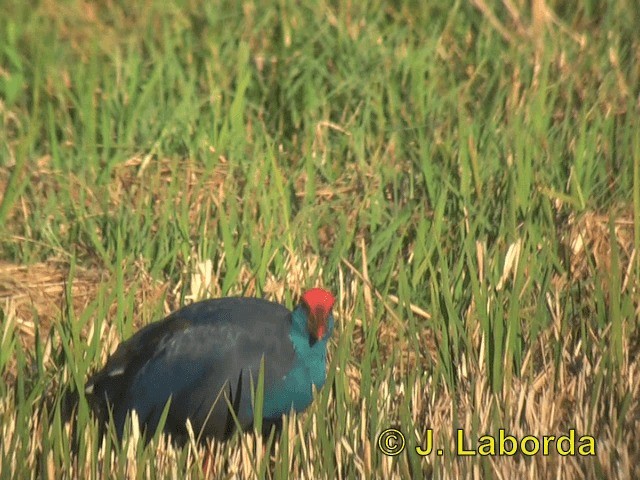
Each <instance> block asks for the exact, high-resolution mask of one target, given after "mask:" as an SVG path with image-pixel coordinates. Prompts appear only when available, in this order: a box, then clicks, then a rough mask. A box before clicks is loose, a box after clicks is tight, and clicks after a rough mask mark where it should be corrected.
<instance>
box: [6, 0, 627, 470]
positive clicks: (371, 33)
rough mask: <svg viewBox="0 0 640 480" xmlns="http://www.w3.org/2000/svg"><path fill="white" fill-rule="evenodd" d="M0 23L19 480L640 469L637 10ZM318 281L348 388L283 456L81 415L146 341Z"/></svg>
mask: <svg viewBox="0 0 640 480" xmlns="http://www.w3.org/2000/svg"><path fill="white" fill-rule="evenodd" d="M0 7H1V10H2V12H3V14H2V15H0V119H1V122H2V124H1V126H0V372H1V379H0V429H1V432H0V435H1V438H2V445H1V446H0V472H1V473H2V475H1V476H2V478H51V479H53V478H56V479H57V478H65V477H66V478H69V477H71V478H96V477H97V478H112V477H126V478H168V477H169V478H183V477H185V476H186V477H187V478H201V477H203V476H205V475H209V477H210V478H218V477H220V478H231V477H233V476H234V475H237V476H240V477H243V478H287V477H291V478H310V479H318V478H330V479H334V478H411V477H416V478H424V477H427V478H429V477H433V478H534V479H538V478H567V479H574V478H575V479H582V478H640V443H639V442H638V441H637V436H636V435H637V432H639V431H640V402H639V401H640V395H639V392H638V389H639V388H640V387H639V385H640V364H639V360H638V352H639V350H640V332H639V327H640V325H639V320H638V319H639V317H640V301H639V298H640V296H639V293H638V289H639V288H640V253H639V251H640V228H638V226H639V225H640V115H639V109H640V103H639V98H640V97H639V95H640V53H639V52H640V34H639V33H638V28H637V27H638V24H637V4H636V2H634V1H631V0H617V1H611V2H602V1H596V0H583V1H569V2H564V1H559V0H547V1H546V2H545V0H532V1H531V2H526V1H522V0H518V1H515V2H514V1H511V0H502V1H500V0H471V2H465V1H452V0H444V1H439V2H419V1H405V2H400V1H395V2H381V1H376V0H372V1H368V2H350V1H349V2H328V1H318V2H315V1H309V0H300V1H292V0H281V1H279V2H255V1H246V2H231V1H222V0H220V1H215V2H200V1H196V0H172V1H164V0H163V1H160V0H148V1H146V2H124V1H120V0H109V1H106V0H102V1H94V2H84V1H80V0H58V1H51V0H48V1H43V2H24V1H18V0H0ZM313 285H323V286H325V287H326V288H328V289H330V290H332V291H333V292H334V293H335V295H336V297H337V299H338V300H337V302H336V308H335V315H336V319H337V331H336V334H335V337H334V339H333V342H332V345H331V346H330V360H331V365H330V368H329V373H328V381H327V386H326V387H325V388H324V389H323V390H322V391H321V392H319V394H318V396H317V399H316V401H315V402H314V404H313V406H312V407H311V408H310V409H309V411H308V412H306V413H305V414H304V415H301V416H299V417H297V418H292V419H290V420H289V421H288V422H287V423H286V426H285V429H284V432H283V434H282V436H281V437H280V438H278V439H275V440H274V439H268V438H263V437H261V436H256V435H252V434H246V435H237V436H235V437H234V438H233V439H232V440H231V441H230V442H228V443H226V444H214V445H210V446H207V447H199V446H196V445H195V444H194V445H190V446H188V447H187V448H184V449H175V448H173V447H172V446H171V445H170V444H168V443H167V441H166V439H164V438H159V437H158V438H156V439H155V440H154V441H152V442H151V444H150V445H148V446H147V447H145V446H144V445H143V444H142V442H140V439H139V435H136V428H135V426H133V431H132V434H131V435H129V436H128V437H127V440H126V441H125V442H124V444H123V445H118V444H117V442H114V441H113V437H112V436H109V435H108V436H106V437H105V438H104V439H100V438H98V434H97V432H98V429H97V428H96V425H95V422H94V421H93V420H92V419H91V417H90V416H89V415H88V412H87V407H86V403H85V402H81V408H80V411H79V413H78V417H77V423H78V429H77V431H76V432H75V433H74V432H73V431H72V429H71V428H70V426H69V425H66V424H65V423H64V422H63V421H62V420H61V409H62V405H61V401H62V397H63V395H62V393H63V391H64V389H65V388H66V387H67V386H72V387H74V388H77V387H79V388H80V390H82V385H83V383H84V381H85V379H86V378H87V375H88V374H89V373H90V372H91V371H94V370H95V369H96V368H98V367H99V366H101V365H102V364H103V362H104V361H105V359H106V357H107V356H108V354H109V352H111V351H113V350H114V348H115V346H116V345H117V343H118V342H119V341H120V340H121V339H123V338H126V337H128V336H130V335H131V334H132V333H133V332H134V331H135V329H137V328H138V327H139V326H140V325H143V324H146V323H148V322H150V321H153V320H157V319H159V318H161V317H162V316H163V315H164V314H166V313H168V312H169V311H171V310H174V309H176V308H177V307H179V306H180V305H182V304H184V303H185V302H190V301H193V300H194V299H198V298H202V297H210V296H211V297H216V296H221V295H238V294H242V295H249V296H253V295H255V296H264V297H267V298H271V299H276V300H278V301H282V302H283V303H285V304H287V305H288V306H292V305H293V303H295V302H296V301H297V299H298V296H299V294H300V292H301V291H302V290H304V289H305V288H308V287H310V286H313ZM390 427H394V428H397V429H398V430H399V431H401V432H402V433H403V434H404V436H405V441H406V444H405V450H404V451H402V452H401V453H400V454H399V455H397V456H386V455H384V454H383V453H382V452H381V451H380V449H379V442H378V439H379V435H380V434H381V433H382V432H383V431H385V430H386V429H388V428H390ZM458 429H462V430H463V435H464V448H465V449H467V450H469V449H472V448H478V447H479V445H481V444H484V443H486V442H489V440H488V439H487V438H486V437H485V439H484V440H481V439H480V438H481V436H482V435H491V436H493V437H495V438H496V439H497V440H499V435H500V429H504V434H505V435H513V436H515V437H516V438H518V439H523V438H524V437H525V436H526V435H533V436H536V437H538V438H539V439H540V440H539V442H540V449H541V450H540V452H538V453H537V454H536V455H527V454H525V453H522V452H520V453H518V454H516V455H513V456H510V455H497V454H496V455H494V456H483V455H475V456H462V455H459V454H458V452H457V448H458V444H457V442H458V440H459V437H458ZM571 429H574V433H575V445H576V450H575V452H574V454H573V455H571V454H570V455H566V456H564V455H562V454H560V453H558V452H557V447H558V445H560V443H559V442H557V437H559V436H560V435H569V434H570V432H571ZM431 434H432V435H433V437H432V439H433V444H434V445H435V448H440V449H442V453H443V454H442V455H436V453H435V452H433V453H431V455H428V456H424V457H422V456H419V455H418V454H417V453H416V451H415V448H414V447H416V446H422V448H424V447H425V446H426V442H427V440H428V439H429V438H430V435H431ZM543 435H546V436H549V435H554V436H555V437H556V439H555V440H552V441H550V440H548V439H547V441H548V442H551V443H548V446H549V448H550V452H549V455H543V454H542V448H543V446H544V442H545V440H543V439H542V437H543ZM583 436H591V437H593V439H594V450H593V455H586V456H585V455H581V454H580V453H589V451H588V450H589V448H588V447H589V444H588V442H587V438H582V440H581V437H583ZM398 440H399V438H392V439H391V441H390V443H389V445H390V447H391V448H393V447H394V446H397V445H399V443H397V442H398ZM268 443H273V447H271V448H265V447H264V446H265V445H266V444H268ZM569 443H570V442H568V441H566V442H563V443H562V448H564V447H565V446H566V447H567V448H568V445H569ZM74 444H77V446H78V448H77V451H76V452H75V453H74V452H73V448H72V445H74ZM382 444H383V445H385V442H384V441H383V442H382ZM524 445H525V446H524V448H525V449H529V450H531V449H532V448H533V447H535V441H534V440H532V439H529V440H527V442H526V443H525V444H524ZM578 446H583V448H585V450H584V451H582V452H580V451H579V450H578ZM498 447H499V445H498ZM498 447H497V448H498ZM519 447H520V448H522V445H519ZM487 448H488V447H487ZM206 459H208V460H206Z"/></svg>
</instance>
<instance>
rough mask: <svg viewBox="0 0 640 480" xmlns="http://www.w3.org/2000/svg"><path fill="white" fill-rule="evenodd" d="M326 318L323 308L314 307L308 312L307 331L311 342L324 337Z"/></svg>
mask: <svg viewBox="0 0 640 480" xmlns="http://www.w3.org/2000/svg"><path fill="white" fill-rule="evenodd" d="M327 318H328V315H327V313H326V312H325V311H324V310H321V309H316V310H315V311H313V312H309V333H310V334H311V340H312V341H313V343H315V342H317V341H318V340H320V339H322V338H324V336H325V334H326V333H327Z"/></svg>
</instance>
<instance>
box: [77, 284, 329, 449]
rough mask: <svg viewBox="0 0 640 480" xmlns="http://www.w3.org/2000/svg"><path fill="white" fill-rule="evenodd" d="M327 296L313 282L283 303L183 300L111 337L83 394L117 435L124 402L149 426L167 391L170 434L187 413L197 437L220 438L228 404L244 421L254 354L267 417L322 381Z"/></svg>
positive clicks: (305, 399)
mask: <svg viewBox="0 0 640 480" xmlns="http://www.w3.org/2000/svg"><path fill="white" fill-rule="evenodd" d="M333 303H334V298H333V296H332V295H331V293H329V292H328V291H326V290H323V289H321V288H313V289H311V290H308V291H307V292H305V293H304V294H303V295H302V300H301V302H300V304H299V305H298V306H297V307H296V309H295V310H294V311H293V312H290V311H289V310H287V309H286V308H285V307H284V306H282V305H279V304H277V303H273V302H269V301H267V300H262V299H258V298H244V297H238V298H219V299H211V300H204V301H201V302H197V303H194V304H192V305H189V306H187V307H183V308H182V309H180V310H178V311H176V312H174V313H172V314H171V315H169V316H168V317H166V318H165V319H164V320H161V321H159V322H155V323H151V324H149V325H147V326H146V327H144V328H142V329H141V330H140V331H138V332H137V333H136V334H134V335H133V336H132V337H131V338H130V339H128V340H127V341H125V342H123V343H122V344H120V345H119V346H118V348H117V350H116V351H115V352H114V353H113V355H112V356H111V357H110V358H109V360H108V361H107V363H106V365H105V366H104V368H103V369H102V370H101V371H99V372H98V373H96V374H95V375H94V376H93V377H92V378H91V379H90V380H89V381H88V383H87V385H86V395H87V399H88V401H89V404H90V405H91V407H92V409H93V410H94V412H95V413H96V414H97V416H98V417H99V419H100V420H101V421H102V422H107V421H108V419H109V411H111V413H112V415H113V420H114V424H115V428H116V432H117V434H118V437H119V438H122V434H123V430H124V425H125V421H126V418H127V415H128V414H130V412H131V411H133V410H135V411H136V413H137V416H138V419H139V422H140V426H141V428H143V429H145V430H146V434H147V438H148V437H149V436H150V435H153V433H154V432H155V431H156V428H157V426H158V423H159V421H160V418H161V415H162V412H163V409H164V408H165V405H166V404H167V401H169V400H171V403H170V406H169V411H168V416H167V419H166V422H165V425H164V431H165V432H166V433H171V434H172V436H173V437H174V439H183V440H184V439H185V438H186V433H187V429H186V422H187V420H190V421H191V425H192V427H193V431H194V433H195V435H196V436H198V435H200V436H201V437H200V438H202V439H206V438H212V437H213V438H217V439H226V438H228V437H229V436H230V435H231V433H232V432H233V431H234V429H235V427H236V423H235V421H234V419H233V416H232V414H231V412H230V409H229V408H228V407H229V405H231V406H232V407H233V410H234V411H235V412H234V413H235V415H236V416H237V419H238V420H239V423H240V425H241V426H242V428H243V429H249V428H251V426H252V424H253V409H252V400H251V398H252V393H251V392H252V388H253V389H254V391H255V388H256V387H257V385H258V376H259V371H260V363H261V359H262V358H263V356H264V409H263V420H264V425H265V426H266V427H270V426H272V425H276V426H277V425H279V423H280V421H281V418H282V415H283V414H288V413H289V412H290V411H291V409H292V408H293V409H294V410H295V411H297V412H301V411H302V410H304V409H305V408H307V407H308V406H309V404H310V403H311V401H312V388H313V386H314V385H315V387H316V389H320V388H321V387H322V386H323V385H324V382H325V379H326V348H327V342H328V340H329V338H330V337H331V333H332V331H333V325H334V318H333V314H332V312H331V308H332V306H333ZM225 396H226V397H227V399H228V402H227V400H225V398H224V397H225ZM178 441H179V440H178Z"/></svg>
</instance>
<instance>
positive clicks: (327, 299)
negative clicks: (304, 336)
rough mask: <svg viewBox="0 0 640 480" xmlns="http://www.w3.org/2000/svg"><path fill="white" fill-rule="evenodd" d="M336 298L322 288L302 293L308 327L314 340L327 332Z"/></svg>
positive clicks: (322, 336)
mask: <svg viewBox="0 0 640 480" xmlns="http://www.w3.org/2000/svg"><path fill="white" fill-rule="evenodd" d="M334 302H335V298H333V295H331V293H329V292H328V291H326V290H323V289H322V288H312V289H311V290H307V291H306V292H304V294H303V295H302V305H303V307H304V310H305V313H306V314H307V328H308V329H309V333H310V334H311V339H310V340H312V341H314V342H315V341H318V340H320V339H322V338H324V336H325V335H326V333H327V330H328V328H329V317H330V316H331V308H332V307H333V303H334Z"/></svg>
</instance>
